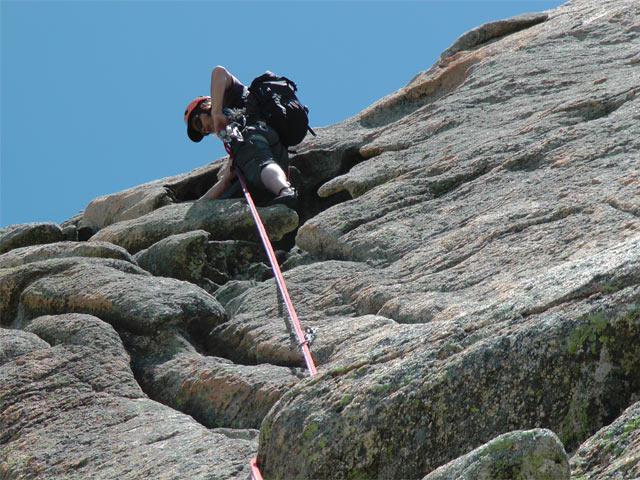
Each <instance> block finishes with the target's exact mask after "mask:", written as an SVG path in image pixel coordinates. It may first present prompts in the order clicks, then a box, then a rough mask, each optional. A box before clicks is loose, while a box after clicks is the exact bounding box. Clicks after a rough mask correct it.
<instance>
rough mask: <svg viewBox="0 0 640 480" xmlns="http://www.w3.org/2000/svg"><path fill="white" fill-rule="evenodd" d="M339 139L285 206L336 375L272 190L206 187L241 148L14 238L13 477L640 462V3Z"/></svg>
mask: <svg viewBox="0 0 640 480" xmlns="http://www.w3.org/2000/svg"><path fill="white" fill-rule="evenodd" d="M316 131H317V133H318V134H319V135H318V137H314V138H310V139H308V140H307V141H306V142H305V143H303V144H302V145H301V146H300V148H299V153H298V154H297V155H295V156H294V157H292V162H293V163H294V166H295V167H296V168H297V170H298V171H299V172H300V175H299V176H298V177H297V179H296V184H297V186H298V188H299V192H300V201H299V207H298V209H297V211H293V210H290V209H287V208H286V207H284V206H276V207H268V208H261V209H260V210H261V216H262V219H263V221H264V223H265V226H266V228H267V230H268V231H269V233H270V236H271V239H272V241H273V242H274V246H275V248H276V253H277V256H278V258H279V260H280V261H281V264H282V267H283V271H284V277H285V280H286V283H287V286H288V290H289V293H290V295H291V298H292V300H293V303H294V305H295V308H296V311H297V314H298V316H299V318H300V319H301V322H302V324H303V327H314V328H317V332H316V335H315V338H314V339H313V343H312V345H311V351H312V354H313V357H314V360H315V362H316V365H317V366H318V374H317V375H315V376H313V377H309V376H308V374H307V373H306V371H305V370H304V366H305V363H304V361H303V358H302V356H301V353H300V349H299V345H298V342H297V340H296V339H295V338H294V336H293V332H292V331H291V328H290V325H289V322H288V321H287V319H286V311H285V310H284V309H283V307H282V303H281V300H280V298H279V296H278V294H277V289H276V285H275V281H274V279H273V278H272V275H271V273H270V269H269V267H268V266H267V263H268V262H267V260H266V258H265V256H264V253H263V252H262V247H261V245H260V242H259V240H258V237H257V235H256V233H255V227H254V225H253V221H252V218H251V216H250V214H249V211H248V209H247V207H246V205H245V204H244V203H243V201H242V200H239V199H228V200H221V201H204V202H202V201H196V199H197V198H199V197H200V196H201V195H202V193H204V191H206V190H207V188H208V187H209V186H210V185H211V183H213V182H214V181H215V178H216V174H217V171H218V169H219V168H220V167H221V166H222V164H223V162H224V160H223V159H220V160H219V161H216V162H213V163H212V164H209V165H206V166H204V167H202V168H199V169H196V170H194V171H192V172H188V173H185V174H182V175H178V176H176V177H171V178H167V179H161V180H157V181H154V182H150V183H148V184H145V185H140V186H138V187H134V188H132V189H128V190H125V191H123V192H117V193H114V194H112V195H106V196H104V197H100V198H99V199H95V200H94V201H92V202H91V203H90V204H89V205H88V206H87V207H86V208H85V209H84V210H83V211H82V212H81V213H79V214H78V215H76V216H74V217H73V218H72V219H70V220H69V221H67V222H64V223H63V224H62V225H55V224H50V223H44V224H26V225H13V226H9V227H5V228H3V229H1V230H0V254H1V255H0V479H14V478H15V479H17V478H43V479H44V478H47V479H49V478H53V479H74V478H78V479H79V478H105V479H106V478H131V479H133V478H136V479H138V478H149V479H150V478H176V479H178V478H194V479H200V478H202V479H205V478H207V479H209V478H245V479H246V478H247V477H248V474H249V459H250V458H252V457H257V461H258V464H259V467H260V470H261V472H262V475H263V476H264V478H266V479H272V478H273V479H278V478H286V479H290V478H291V479H293V478H336V479H343V478H352V479H357V478H363V479H364V478H367V479H374V478H379V479H389V478H398V479H423V478H424V479H429V480H431V479H445V478H446V479H453V478H456V479H462V478H491V479H497V478H505V479H506V478H554V479H561V478H570V475H571V478H575V479H580V480H596V479H598V480H599V479H611V480H613V479H616V480H617V479H620V478H624V479H626V478H635V477H638V476H640V472H638V470H637V464H638V461H639V460H638V451H639V449H640V446H639V445H638V434H639V432H640V424H639V423H638V421H637V419H638V418H637V417H638V408H637V406H638V400H640V220H639V216H640V169H639V167H638V166H639V164H640V163H639V161H638V160H639V158H640V157H639V153H638V152H639V151H640V5H639V4H638V2H637V1H632V0H601V1H599V2H592V1H590V0H571V1H569V2H567V3H566V4H564V5H562V6H561V7H559V8H557V9H554V10H550V11H547V12H540V13H531V14H526V15H520V16H518V17H514V18H511V19H505V20H497V21H495V22H489V23H487V24H484V25H481V26H478V27H477V28H475V29H473V30H471V31H469V32H466V33H464V34H462V35H461V36H460V37H459V39H458V40H456V42H454V43H453V44H452V45H451V47H449V48H448V49H447V50H445V51H444V52H443V53H442V54H441V55H440V57H439V58H438V60H437V61H436V63H435V64H434V65H433V66H432V67H431V68H429V69H427V70H425V71H423V72H420V73H418V74H417V75H416V76H415V77H414V78H413V79H412V80H411V81H410V82H409V83H408V84H407V85H406V86H404V87H402V88H400V89H399V90H398V91H396V92H393V93H391V94H389V95H388V96H386V97H384V98H382V99H380V100H379V101H378V102H376V103H374V104H373V105H371V106H370V107H369V108H367V109H365V110H364V111H363V112H361V113H359V114H358V115H355V116H354V117H352V118H348V119H346V120H345V121H343V122H341V123H340V124H337V125H332V126H328V127H324V128H317V129H316ZM87 232H89V234H87ZM88 236H91V238H90V239H89V241H87V242H77V241H73V240H74V239H82V238H85V237H88ZM258 429H259V436H258ZM567 452H568V453H569V455H567Z"/></svg>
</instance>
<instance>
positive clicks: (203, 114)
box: [184, 66, 297, 208]
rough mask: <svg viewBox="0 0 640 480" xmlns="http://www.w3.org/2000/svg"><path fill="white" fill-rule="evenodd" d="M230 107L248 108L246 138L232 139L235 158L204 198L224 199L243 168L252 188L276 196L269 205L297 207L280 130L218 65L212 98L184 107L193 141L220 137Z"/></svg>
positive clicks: (242, 88)
mask: <svg viewBox="0 0 640 480" xmlns="http://www.w3.org/2000/svg"><path fill="white" fill-rule="evenodd" d="M226 108H232V109H244V110H245V117H246V127H244V128H243V129H242V131H241V133H242V137H243V138H242V140H233V141H232V143H231V158H230V159H229V161H228V162H227V164H226V165H225V166H224V167H223V168H222V169H221V170H220V172H219V173H218V181H217V182H216V183H215V185H213V186H212V187H211V188H210V189H209V190H208V191H207V192H206V193H205V194H204V195H203V196H202V197H201V199H205V198H210V199H215V198H219V197H220V196H221V195H222V194H223V193H224V192H225V191H226V190H227V189H228V188H229V187H230V185H231V184H232V182H233V180H234V178H235V172H234V168H238V169H239V170H240V171H241V172H242V174H243V175H244V177H245V178H246V180H247V182H248V184H249V188H250V189H253V190H256V191H258V192H265V193H266V192H270V193H271V195H272V196H274V197H273V198H272V199H271V201H269V202H268V204H267V205H274V204H278V203H282V204H285V205H287V206H288V207H290V208H294V207H295V204H296V200H297V198H296V192H295V189H294V188H293V187H292V186H291V184H290V183H289V181H288V180H287V176H286V174H285V173H284V172H285V169H287V168H288V166H289V155H288V152H287V148H286V147H284V146H283V145H281V144H280V141H279V137H278V134H277V133H276V131H275V130H274V129H273V128H271V127H269V126H268V125H267V124H266V123H265V122H264V120H263V119H262V118H261V115H260V113H259V109H258V108H257V104H256V101H255V99H254V98H253V97H252V95H251V94H250V92H249V89H248V88H247V87H246V86H244V85H243V84H242V83H240V81H239V80H238V79H237V78H236V77H234V76H233V75H232V74H231V73H229V71H227V69H226V68H224V67H222V66H216V67H215V68H214V69H213V70H212V72H211V83H210V96H200V97H196V98H194V99H193V100H192V101H191V102H190V103H189V104H188V105H187V108H186V109H185V112H184V119H185V122H186V123H187V135H188V136H189V138H190V139H191V140H192V141H194V142H199V141H201V140H202V138H203V137H204V136H206V135H209V134H211V133H215V134H216V135H219V132H220V131H222V130H224V129H225V127H226V126H227V124H228V122H229V120H228V118H227V117H226V116H225V115H224V114H223V109H226Z"/></svg>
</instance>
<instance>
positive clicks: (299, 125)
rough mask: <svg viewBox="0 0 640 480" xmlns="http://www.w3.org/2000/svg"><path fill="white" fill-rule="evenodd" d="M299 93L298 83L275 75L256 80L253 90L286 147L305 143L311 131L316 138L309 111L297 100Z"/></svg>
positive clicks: (268, 74)
mask: <svg viewBox="0 0 640 480" xmlns="http://www.w3.org/2000/svg"><path fill="white" fill-rule="evenodd" d="M297 90H298V87H297V86H296V84H295V83H294V82H292V81H291V80H289V79H288V78H286V77H281V76H279V75H276V74H275V73H272V72H266V73H264V74H262V75H260V76H259V77H256V78H254V80H253V81H252V82H251V86H250V87H249V92H250V93H251V95H253V97H254V98H255V100H256V103H257V106H258V109H259V110H260V113H261V114H262V116H263V117H264V120H265V121H266V122H267V124H268V125H269V126H270V127H271V128H273V129H274V130H275V131H276V132H278V136H279V137H280V143H282V145H284V146H285V147H293V146H294V145H297V144H299V143H300V142H302V140H304V137H305V136H306V135H307V132H311V134H312V135H314V136H315V132H314V131H313V130H312V129H311V127H309V109H308V108H307V107H306V106H305V105H302V104H301V103H300V101H299V100H298V97H296V91H297Z"/></svg>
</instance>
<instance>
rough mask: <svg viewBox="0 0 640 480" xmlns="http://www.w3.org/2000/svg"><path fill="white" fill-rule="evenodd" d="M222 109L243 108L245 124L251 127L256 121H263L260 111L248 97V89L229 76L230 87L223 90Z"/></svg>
mask: <svg viewBox="0 0 640 480" xmlns="http://www.w3.org/2000/svg"><path fill="white" fill-rule="evenodd" d="M222 108H244V109H246V112H245V116H246V118H247V124H248V125H251V124H253V123H255V122H257V121H258V120H263V118H262V116H261V115H260V109H259V107H258V104H257V101H256V99H255V98H254V96H253V95H249V88H248V87H246V86H245V85H243V84H242V82H240V80H238V79H237V78H236V77H234V76H233V75H231V86H230V87H229V88H228V89H227V90H225V92H224V99H223V100H222Z"/></svg>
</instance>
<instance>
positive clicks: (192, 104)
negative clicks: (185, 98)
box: [184, 96, 211, 142]
mask: <svg viewBox="0 0 640 480" xmlns="http://www.w3.org/2000/svg"><path fill="white" fill-rule="evenodd" d="M210 99H211V97H205V96H200V97H196V98H194V99H193V100H191V101H190V102H189V105H187V108H186V109H185V110H184V121H185V122H186V124H187V135H188V136H189V138H190V139H191V140H192V141H194V142H199V141H200V140H202V137H204V135H203V134H202V133H200V132H196V131H195V130H194V129H193V128H192V126H191V122H190V121H189V120H191V118H190V117H191V114H192V113H193V111H194V110H195V109H196V107H198V106H199V105H200V103H202V102H203V101H204V100H210Z"/></svg>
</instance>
